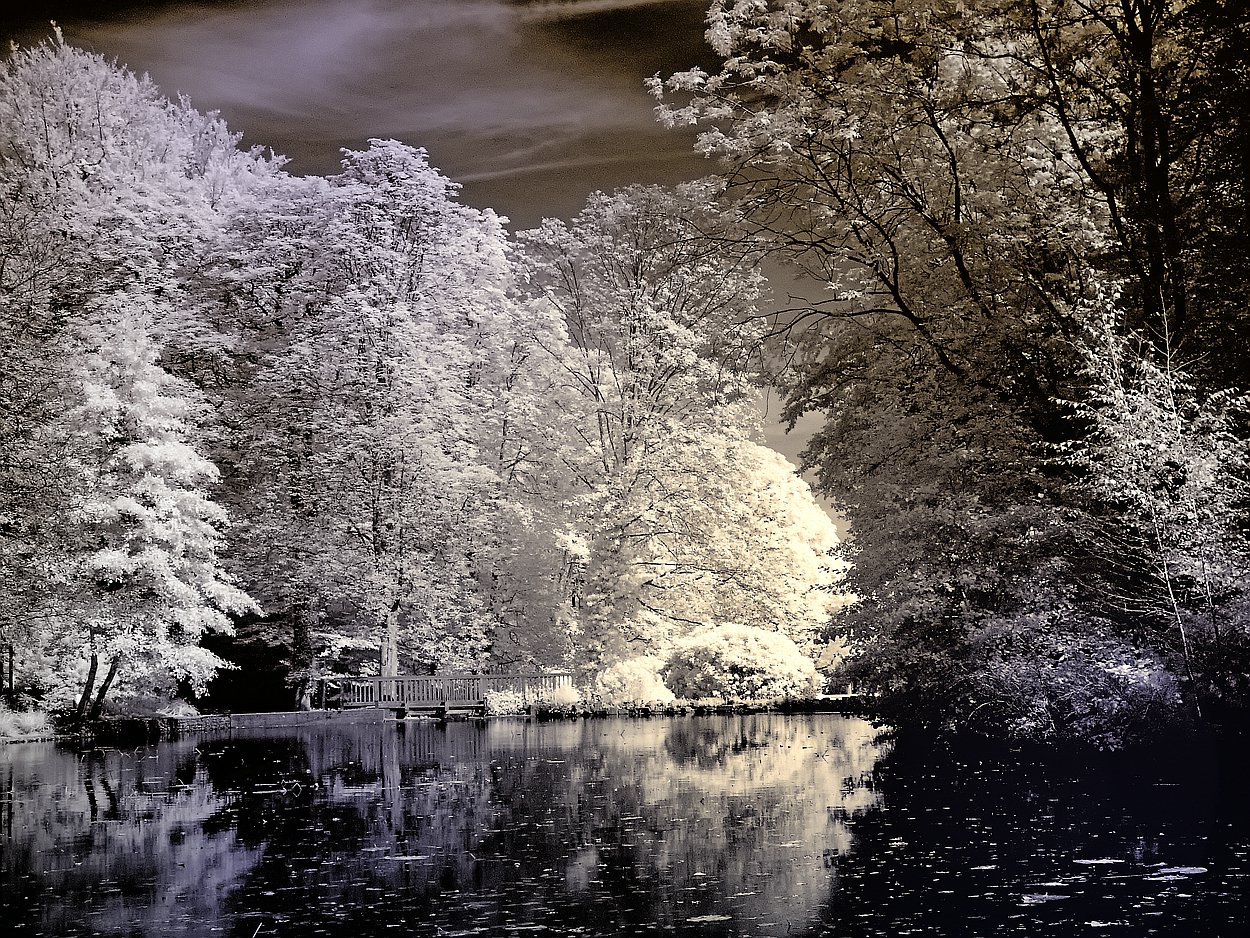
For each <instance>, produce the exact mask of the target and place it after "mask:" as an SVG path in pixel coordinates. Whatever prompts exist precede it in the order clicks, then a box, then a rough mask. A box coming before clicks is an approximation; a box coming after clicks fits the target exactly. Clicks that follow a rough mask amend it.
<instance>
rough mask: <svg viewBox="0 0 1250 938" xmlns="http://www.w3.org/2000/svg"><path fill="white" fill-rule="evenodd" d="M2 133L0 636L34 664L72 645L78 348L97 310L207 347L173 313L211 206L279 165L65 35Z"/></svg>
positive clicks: (10, 94) (12, 65)
mask: <svg viewBox="0 0 1250 938" xmlns="http://www.w3.org/2000/svg"><path fill="white" fill-rule="evenodd" d="M0 128H2V129H0V339H2V340H3V344H4V347H5V350H6V361H5V365H6V367H5V368H4V374H3V377H0V572H3V574H4V578H5V581H6V584H7V585H8V586H9V587H10V588H11V589H12V593H11V597H12V599H13V600H14V602H12V603H7V602H6V603H5V604H4V605H5V611H4V613H3V620H0V629H3V632H4V634H5V637H6V638H8V639H9V640H12V641H16V643H17V644H19V645H20V646H22V647H24V648H25V649H27V650H33V649H36V648H39V647H41V646H42V645H43V644H44V642H45V640H48V639H53V638H58V637H60V638H64V637H65V636H66V635H71V634H73V628H72V626H73V622H72V621H71V620H69V619H68V618H67V616H66V615H65V614H64V610H63V609H61V608H59V607H57V605H56V604H55V603H47V602H44V601H42V600H43V599H46V597H47V594H48V590H47V583H48V581H49V579H50V578H54V577H55V576H56V575H57V574H58V572H59V570H60V567H59V566H58V564H59V561H60V560H61V559H63V558H62V556H61V554H60V553H58V551H59V550H60V546H59V538H60V534H59V533H58V525H60V524H61V523H62V522H63V521H64V519H66V518H67V517H71V516H72V515H73V514H74V512H75V511H77V510H78V507H79V506H78V505H77V504H76V503H75V501H74V498H75V497H78V495H81V492H79V490H78V489H77V488H75V487H74V486H67V484H66V480H67V478H72V477H74V475H75V472H76V471H77V470H75V469H74V468H73V467H72V466H71V465H70V461H71V460H73V459H74V458H76V456H75V453H74V449H73V446H72V443H73V440H72V439H69V438H67V437H66V435H65V434H64V432H63V430H64V425H63V420H62V418H63V416H64V414H65V412H66V410H67V409H69V408H73V407H76V406H77V402H78V401H80V399H81V394H82V381H83V376H82V375H81V374H79V373H77V372H75V370H74V368H75V363H77V362H80V361H81V360H82V355H83V354H84V352H83V348H84V343H86V348H88V349H91V348H94V345H96V344H99V341H100V334H99V331H98V330H99V329H100V328H102V327H101V320H100V317H101V316H104V317H105V321H107V320H108V317H109V316H111V315H112V313H107V312H101V311H102V310H113V309H117V308H120V307H123V306H126V305H127V304H129V303H132V302H133V303H136V304H138V308H141V309H159V310H160V315H159V316H156V315H153V316H149V317H148V318H147V320H146V322H145V323H144V329H145V332H146V333H147V334H148V335H149V336H150V337H151V338H152V340H153V341H154V342H155V343H156V346H157V347H164V346H165V345H166V343H167V340H168V338H169V337H170V336H171V335H178V336H179V337H180V338H182V339H185V340H188V341H190V339H191V337H192V336H198V337H199V338H200V340H201V342H203V341H206V340H211V335H210V334H211V329H209V330H206V329H194V328H192V321H191V320H190V319H188V318H187V317H184V316H182V315H181V313H182V311H183V310H185V309H187V308H189V307H190V306H191V305H192V304H190V303H188V302H187V294H186V291H185V284H186V282H187V279H188V278H189V275H190V271H191V270H193V269H194V268H195V266H196V263H197V261H198V257H199V251H200V249H201V248H202V247H203V245H204V241H205V239H206V237H207V235H208V233H209V232H211V231H212V229H213V226H214V224H215V220H216V217H217V216H216V214H215V208H214V205H215V202H216V200H217V199H218V197H219V196H220V193H221V192H222V191H223V189H224V188H226V187H227V184H228V183H229V181H230V180H235V181H236V182H239V181H240V180H246V179H250V178H253V177H256V176H263V175H265V174H266V173H268V172H270V171H271V169H272V167H271V164H270V163H269V162H268V161H266V160H263V159H261V158H260V157H259V155H258V154H256V153H243V152H240V151H239V150H238V149H237V146H236V144H237V139H238V138H237V137H236V136H232V135H230V134H228V133H227V132H226V130H225V128H224V125H223V124H222V123H221V122H220V121H219V120H217V119H216V118H215V116H213V115H202V114H199V113H198V112H196V111H194V110H193V109H192V108H190V106H189V105H187V104H186V102H178V103H172V102H169V101H167V100H165V99H163V98H161V97H160V96H159V94H158V93H157V91H156V89H155V87H154V86H153V85H152V83H151V82H150V81H148V80H147V79H140V78H137V77H136V76H134V75H133V74H131V73H129V72H128V71H126V70H124V69H122V68H119V67H116V66H114V65H111V64H109V63H107V62H105V61H104V60H103V59H102V58H101V57H99V56H95V55H91V54H88V53H85V52H82V51H81V50H77V49H73V48H71V47H69V46H67V45H65V43H64V41H63V40H62V38H61V36H60V33H59V31H58V32H57V33H56V34H55V36H54V37H53V39H52V40H51V41H49V42H45V43H43V44H41V45H38V46H36V47H34V48H32V49H27V50H14V51H13V52H12V54H11V55H10V56H9V57H8V59H7V60H6V61H5V63H4V65H3V68H2V69H0ZM239 184H240V185H242V184H244V183H243V182H239ZM84 336H87V337H90V336H94V337H95V338H84ZM54 595H56V596H59V593H55V594H54ZM67 625H68V626H69V628H67ZM36 668H37V662H32V663H31V668H30V669H28V670H30V671H32V672H33V671H34V670H35V669H36ZM29 677H31V674H28V678H29ZM106 690H107V688H106ZM99 699H100V700H101V701H102V700H103V697H102V696H101V697H100V698H99Z"/></svg>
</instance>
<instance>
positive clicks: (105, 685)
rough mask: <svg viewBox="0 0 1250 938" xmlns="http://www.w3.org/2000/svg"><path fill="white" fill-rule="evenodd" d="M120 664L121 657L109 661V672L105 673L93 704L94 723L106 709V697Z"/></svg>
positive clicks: (92, 715) (92, 716)
mask: <svg viewBox="0 0 1250 938" xmlns="http://www.w3.org/2000/svg"><path fill="white" fill-rule="evenodd" d="M120 664H121V659H120V658H114V659H113V660H112V662H110V663H109V669H108V673H107V674H105V675H104V680H103V681H102V682H101V683H100V690H99V691H98V692H97V693H96V695H95V702H94V703H93V704H92V705H91V722H92V723H94V722H95V721H96V720H98V719H100V713H101V711H103V709H104V698H105V696H106V695H107V694H108V692H109V688H110V687H112V686H113V678H115V677H117V669H118V667H119V666H120Z"/></svg>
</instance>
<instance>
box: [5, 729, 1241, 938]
mask: <svg viewBox="0 0 1250 938" xmlns="http://www.w3.org/2000/svg"><path fill="white" fill-rule="evenodd" d="M913 755H914V754H913ZM1167 768H1169V767H1167V766H1160V765H1159V764H1157V763H1155V764H1153V765H1151V764H1146V765H1142V764H1135V765H1121V766H1112V767H1108V766H1107V765H1102V766H1100V767H1085V768H1084V769H1078V770H1073V769H1072V767H1068V768H1065V769H1062V770H1060V769H1057V768H1056V767H1054V766H1038V765H1034V766H1020V765H1009V764H1006V763H1003V762H993V761H986V762H977V761H967V760H965V761H962V762H961V761H958V760H953V759H945V760H942V761H940V762H936V761H933V760H932V759H929V758H914V757H910V756H908V755H907V754H906V753H902V752H899V751H892V748H891V745H890V744H888V743H886V742H884V741H883V740H882V739H881V738H880V737H879V736H878V735H877V732H876V731H875V730H874V729H873V728H872V727H871V726H870V725H869V724H867V723H866V722H864V721H861V720H858V719H855V718H849V717H842V716H836V715H806V716H795V715H788V716H787V715H774V714H756V715H740V716H702V717H677V718H665V719H650V720H633V721H631V720H624V719H622V720H587V721H577V722H561V723H528V722H524V721H519V720H518V721H508V720H505V721H494V722H491V723H489V724H476V723H452V724H449V725H447V726H439V725H437V724H433V723H416V722H409V723H408V724H406V725H396V724H389V725H382V726H340V727H324V728H316V729H310V730H306V731H292V732H284V733H280V734H278V733H267V734H260V733H258V734H255V735H241V734H238V733H236V734H235V735H234V736H233V737H218V738H210V737H202V738H199V739H190V740H181V741H178V742H174V743H168V744H163V745H160V746H152V747H146V748H139V749H136V750H133V751H118V750H103V751H92V752H83V753H74V752H70V751H67V750H65V749H61V748H57V747H56V746H54V745H52V744H25V745H13V746H8V747H4V748H0V799H2V800H0V890H2V893H0V895H2V897H0V922H3V923H4V927H3V928H2V929H0V930H3V932H4V934H6V935H15V936H27V935H40V934H42V935H55V936H77V935H97V934H98V935H128V936H175V935H184V936H192V935H194V936H198V935H229V936H245V938H254V936H257V935H343V936H348V935H351V936H366V935H389V934H399V935H419V936H427V935H428V936H438V935H443V936H450V935H501V936H506V935H517V936H520V935H529V934H537V935H541V934H551V935H584V936H627V935H682V936H696V935H697V936H731V935H732V936H781V935H811V936H823V935H830V936H832V935H876V936H896V935H906V934H930V935H934V934H951V935H984V936H989V935H998V934H1022V935H1056V936H1058V935H1124V936H1129V935H1133V936H1136V935H1146V934H1161V935H1162V934H1168V935H1227V936H1234V935H1241V934H1245V933H1246V927H1247V918H1246V910H1245V900H1246V896H1247V886H1248V885H1250V879H1248V878H1247V874H1248V871H1250V859H1248V857H1247V850H1248V847H1247V824H1246V812H1245V807H1244V804H1242V800H1243V799H1242V797H1241V795H1240V794H1236V793H1231V794H1230V792H1229V791H1228V790H1226V789H1224V788H1221V786H1220V784H1219V781H1218V778H1219V774H1218V773H1217V772H1214V770H1213V767H1212V766H1206V765H1202V764H1192V765H1190V766H1188V767H1187V768H1186V770H1185V771H1183V772H1175V771H1167V772H1165V771H1164V769H1167ZM1171 768H1175V767H1174V766H1173V767H1171Z"/></svg>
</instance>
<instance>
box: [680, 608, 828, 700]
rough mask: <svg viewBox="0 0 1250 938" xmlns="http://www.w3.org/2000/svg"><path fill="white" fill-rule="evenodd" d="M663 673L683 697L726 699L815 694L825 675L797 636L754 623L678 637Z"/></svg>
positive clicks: (703, 630)
mask: <svg viewBox="0 0 1250 938" xmlns="http://www.w3.org/2000/svg"><path fill="white" fill-rule="evenodd" d="M660 674H661V676H662V677H663V679H664V681H665V683H666V684H667V685H668V686H669V687H670V688H671V689H672V691H673V693H675V694H677V695H678V696H679V697H687V698H699V697H721V698H723V699H725V700H753V699H754V700H758V699H775V698H780V697H810V696H812V695H813V694H815V693H816V692H817V688H818V686H819V680H820V677H819V674H818V673H817V671H816V665H815V664H814V663H813V662H812V660H811V659H810V658H808V657H807V655H805V654H803V652H802V651H800V650H799V647H798V645H796V644H795V643H794V642H793V641H791V640H790V639H789V638H787V637H786V636H785V635H783V634H782V633H780V632H769V631H765V630H764V629H759V628H755V627H754V626H749V625H717V626H709V627H707V628H703V629H700V630H699V631H697V632H695V633H693V634H692V635H690V636H689V637H687V638H686V639H684V640H683V641H681V642H678V644H677V645H676V646H675V647H674V648H673V651H672V653H671V654H670V655H669V657H668V661H667V662H665V664H664V668H663V670H662V671H661V672H660Z"/></svg>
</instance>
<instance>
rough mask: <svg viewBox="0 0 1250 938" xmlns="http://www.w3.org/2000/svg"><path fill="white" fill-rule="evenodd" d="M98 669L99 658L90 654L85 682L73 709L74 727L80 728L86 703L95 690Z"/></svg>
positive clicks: (85, 710) (85, 711) (93, 653)
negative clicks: (76, 704)
mask: <svg viewBox="0 0 1250 938" xmlns="http://www.w3.org/2000/svg"><path fill="white" fill-rule="evenodd" d="M99 668H100V656H99V655H97V654H96V653H95V652H94V651H93V652H92V653H91V666H90V667H89V668H88V669H87V681H86V683H85V684H83V688H82V696H81V697H79V698H78V706H77V707H76V708H75V709H74V725H75V726H81V725H82V721H83V717H84V716H85V715H86V713H87V701H88V700H90V699H91V691H92V690H93V689H94V688H95V675H96V671H97V670H99Z"/></svg>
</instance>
